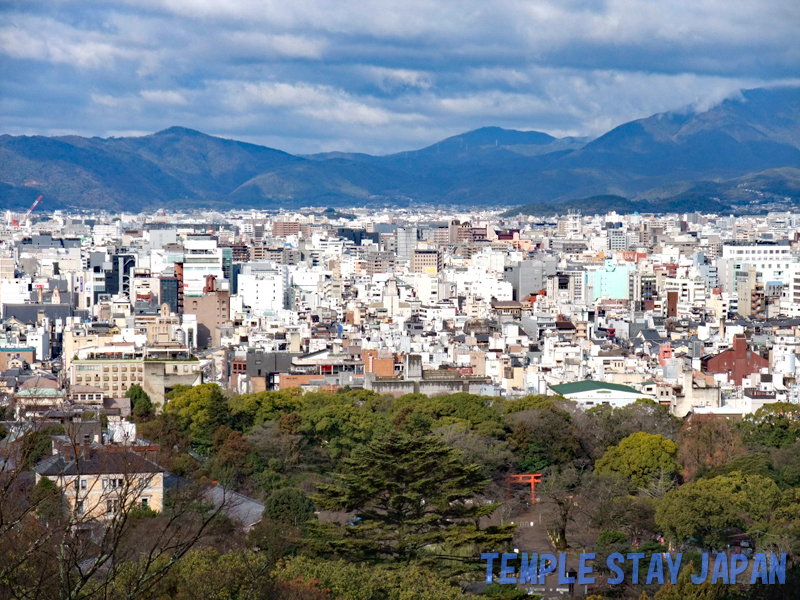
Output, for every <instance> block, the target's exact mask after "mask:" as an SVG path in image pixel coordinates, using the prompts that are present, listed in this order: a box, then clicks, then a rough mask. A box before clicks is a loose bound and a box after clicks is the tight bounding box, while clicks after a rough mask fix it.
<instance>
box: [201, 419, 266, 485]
mask: <svg viewBox="0 0 800 600" xmlns="http://www.w3.org/2000/svg"><path fill="white" fill-rule="evenodd" d="M255 462H256V452H255V448H253V446H251V445H250V444H249V443H248V441H247V440H246V439H245V438H244V436H242V434H241V433H239V432H238V431H233V430H232V429H231V428H230V427H228V426H227V425H222V426H221V427H220V428H219V429H217V431H216V433H214V442H213V445H212V448H211V459H210V460H209V461H208V463H207V464H206V470H207V472H208V474H209V476H210V477H211V478H212V479H214V480H216V481H219V482H221V483H222V485H224V486H225V487H229V488H233V489H236V490H240V489H242V488H243V487H247V485H248V483H249V479H248V478H249V476H250V475H252V474H253V472H254V470H255V466H254V464H255Z"/></svg>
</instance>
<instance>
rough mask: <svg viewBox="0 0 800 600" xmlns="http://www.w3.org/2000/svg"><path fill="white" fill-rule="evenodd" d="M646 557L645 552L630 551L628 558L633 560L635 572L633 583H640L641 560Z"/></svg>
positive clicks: (632, 578)
mask: <svg viewBox="0 0 800 600" xmlns="http://www.w3.org/2000/svg"><path fill="white" fill-rule="evenodd" d="M642 558H644V552H629V553H628V560H630V561H632V562H633V574H632V576H631V583H633V584H634V585H635V584H637V583H639V560H640V559H642Z"/></svg>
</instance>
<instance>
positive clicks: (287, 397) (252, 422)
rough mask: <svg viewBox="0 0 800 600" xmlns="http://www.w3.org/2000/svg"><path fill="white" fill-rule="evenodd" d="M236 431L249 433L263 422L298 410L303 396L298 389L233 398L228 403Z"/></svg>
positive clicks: (301, 404)
mask: <svg viewBox="0 0 800 600" xmlns="http://www.w3.org/2000/svg"><path fill="white" fill-rule="evenodd" d="M228 405H229V407H230V410H231V415H232V416H233V418H234V419H235V421H236V425H237V429H240V430H241V431H249V430H250V429H251V428H252V427H255V426H258V425H261V424H262V423H264V422H265V421H275V420H277V419H279V418H281V416H283V415H285V414H288V413H292V412H294V411H298V410H300V408H301V407H302V406H303V396H302V393H301V391H300V389H299V388H292V389H289V390H280V391H275V392H258V393H256V394H242V395H239V396H234V397H233V398H231V400H230V402H229V403H228Z"/></svg>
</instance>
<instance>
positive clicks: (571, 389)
mask: <svg viewBox="0 0 800 600" xmlns="http://www.w3.org/2000/svg"><path fill="white" fill-rule="evenodd" d="M550 389H551V390H553V391H554V392H555V393H556V394H559V395H560V396H566V395H567V394H578V393H580V392H590V391H592V390H614V391H617V392H626V393H629V394H641V392H640V391H639V390H635V389H633V388H632V387H629V386H627V385H620V384H618V383H602V382H600V381H591V380H588V379H587V380H586V381H576V382H574V383H563V384H561V385H551V386H550ZM643 395H644V394H643Z"/></svg>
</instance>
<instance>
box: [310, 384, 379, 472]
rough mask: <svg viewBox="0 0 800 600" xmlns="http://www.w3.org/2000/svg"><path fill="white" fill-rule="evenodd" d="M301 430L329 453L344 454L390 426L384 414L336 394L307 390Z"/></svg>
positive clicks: (333, 456) (334, 454)
mask: <svg viewBox="0 0 800 600" xmlns="http://www.w3.org/2000/svg"><path fill="white" fill-rule="evenodd" d="M304 398H305V400H306V402H307V405H306V407H305V409H304V410H303V411H302V413H301V417H302V419H303V421H302V424H301V425H300V431H301V432H303V433H304V434H305V435H306V436H307V437H308V438H310V439H311V440H313V441H315V442H316V443H319V444H322V445H324V446H325V447H326V448H327V450H328V452H329V453H330V455H331V457H332V458H334V459H339V458H341V457H343V456H347V455H348V454H350V452H351V451H352V450H353V448H355V447H356V446H358V445H360V444H365V443H367V442H369V441H370V440H371V439H372V438H373V436H374V435H375V434H376V433H381V432H383V431H386V430H388V429H389V422H388V419H387V416H386V415H385V414H383V413H381V412H376V411H372V410H369V408H367V407H364V406H360V405H359V404H358V403H357V402H356V401H354V400H352V399H350V398H348V397H347V396H344V395H339V394H306V395H305V397H304Z"/></svg>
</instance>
